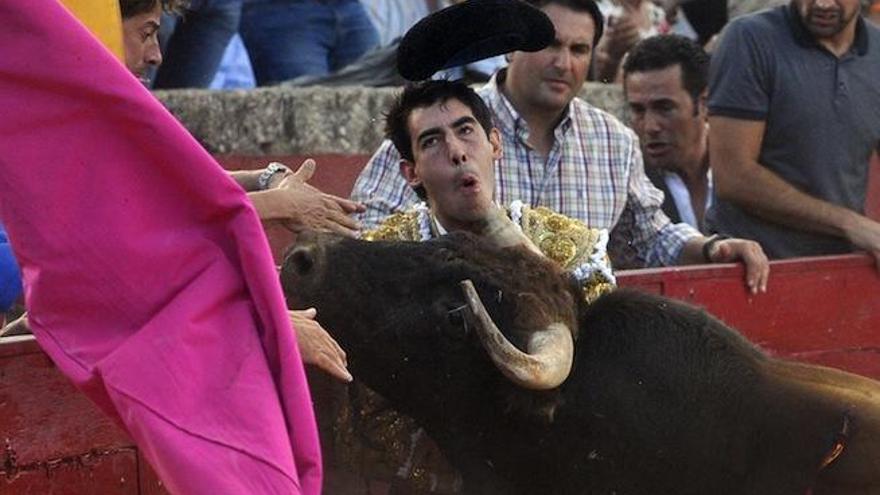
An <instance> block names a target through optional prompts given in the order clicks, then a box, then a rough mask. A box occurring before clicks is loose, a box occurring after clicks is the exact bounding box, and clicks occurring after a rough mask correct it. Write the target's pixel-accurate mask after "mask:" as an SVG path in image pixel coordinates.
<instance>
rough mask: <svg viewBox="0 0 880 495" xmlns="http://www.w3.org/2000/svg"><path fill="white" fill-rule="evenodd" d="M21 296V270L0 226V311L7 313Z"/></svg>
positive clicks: (4, 231) (4, 230)
mask: <svg viewBox="0 0 880 495" xmlns="http://www.w3.org/2000/svg"><path fill="white" fill-rule="evenodd" d="M20 295H21V270H19V269H18V263H17V262H16V261H15V255H14V254H13V253H12V246H10V245H9V238H7V237H6V229H4V228H3V225H0V311H2V312H5V311H8V310H9V308H11V307H12V304H13V303H15V301H16V299H18V296H20Z"/></svg>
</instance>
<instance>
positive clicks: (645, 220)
mask: <svg viewBox="0 0 880 495" xmlns="http://www.w3.org/2000/svg"><path fill="white" fill-rule="evenodd" d="M503 74H504V73H503V71H502V72H499V74H498V75H496V77H493V78H492V80H491V81H490V82H489V83H488V84H487V85H486V86H485V87H483V88H482V89H480V91H479V93H480V96H482V97H483V100H484V101H485V102H486V103H487V104H488V106H489V108H490V109H491V110H492V113H493V114H494V118H495V125H496V126H497V127H498V129H499V131H500V132H501V136H502V148H503V153H502V157H501V159H500V160H498V161H496V162H495V199H496V200H497V201H499V202H500V203H502V204H508V203H511V202H512V201H514V200H517V199H519V200H521V201H523V202H524V203H526V204H528V205H530V206H532V207H537V206H546V207H548V208H550V209H552V210H554V211H557V212H559V213H562V214H563V215H567V216H569V217H573V218H577V219H578V220H581V221H582V222H584V223H586V224H587V225H589V226H590V227H593V228H599V229H608V230H609V231H610V232H611V241H610V243H609V248H608V250H609V254H610V256H611V259H612V261H613V264H614V266H615V268H618V269H621V268H641V267H645V266H662V265H673V264H676V263H677V261H678V257H679V255H680V254H681V249H682V247H683V246H684V244H685V243H686V242H687V241H688V240H690V239H692V238H694V237H697V236H699V235H700V233H699V232H697V231H696V230H695V229H693V228H692V227H690V226H689V225H687V224H673V223H671V222H670V221H669V218H668V217H667V216H666V215H665V214H664V213H663V211H662V210H661V205H662V203H663V193H661V192H660V191H659V190H658V189H657V188H655V187H654V186H653V185H652V184H651V182H650V181H649V180H648V178H647V176H645V170H644V165H643V164H642V154H641V150H640V149H639V142H638V138H637V137H636V135H635V134H634V133H633V132H632V130H630V129H629V128H628V127H626V126H625V125H623V124H622V123H621V122H620V121H619V120H617V119H616V118H615V117H614V116H612V115H610V114H608V113H606V112H604V111H602V110H599V109H597V108H595V107H593V106H591V105H589V104H588V103H587V102H585V101H583V100H581V99H580V98H575V99H574V100H572V102H571V103H570V104H569V106H568V112H567V114H566V116H565V117H564V118H563V119H562V121H561V122H560V123H559V125H558V126H557V127H556V129H555V130H554V136H555V141H554V143H553V148H552V149H551V150H550V154H549V156H547V157H544V156H541V155H540V154H539V153H537V152H536V151H535V150H534V149H532V147H531V146H530V145H529V144H528V138H529V130H528V126H527V124H526V121H525V120H524V119H523V118H522V117H520V116H519V114H518V113H517V112H516V110H515V109H514V108H513V106H512V105H511V104H510V102H509V101H508V100H507V99H506V98H505V97H504V96H503V95H502V94H501V91H500V90H499V88H498V83H497V80H496V78H497V77H499V75H500V77H503ZM399 162H400V155H399V154H398V153H397V150H396V149H395V148H394V145H393V144H392V143H391V142H390V141H387V140H386V141H385V142H384V143H382V146H381V147H380V148H379V149H378V150H377V151H376V153H375V154H374V155H373V157H372V158H371V159H370V162H369V163H368V164H367V166H366V167H365V168H364V170H363V171H362V172H361V175H360V177H358V179H357V181H356V182H355V185H354V190H353V192H352V199H354V200H355V201H361V202H363V203H365V204H366V205H367V211H366V213H363V214H361V215H360V216H359V218H358V220H360V221H361V222H362V223H363V225H364V227H365V228H373V227H375V226H376V225H377V224H379V223H380V222H381V221H382V219H384V218H385V217H386V216H388V215H390V214H392V213H395V212H398V211H403V210H405V209H407V208H409V207H411V206H412V205H414V204H416V203H418V202H419V199H418V197H417V196H416V194H415V192H414V191H413V190H412V189H410V188H409V186H408V185H407V183H406V181H405V180H404V179H403V177H402V176H401V175H400V171H399V170H400V168H399Z"/></svg>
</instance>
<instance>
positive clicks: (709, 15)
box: [656, 0, 727, 46]
mask: <svg viewBox="0 0 880 495" xmlns="http://www.w3.org/2000/svg"><path fill="white" fill-rule="evenodd" d="M656 3H657V4H658V5H660V6H661V7H663V10H664V11H666V20H667V22H669V23H670V24H672V23H674V22H675V21H676V19H677V17H678V13H679V11H681V12H683V13H684V15H685V16H687V21H688V24H690V26H691V27H692V28H693V29H694V32H695V34H696V41H697V42H698V43H699V44H700V46H705V45H706V43H708V42H709V40H711V39H712V37H713V36H715V35H716V34H718V33H719V32H721V29H722V28H724V26H725V25H726V24H727V0H657V2H656Z"/></svg>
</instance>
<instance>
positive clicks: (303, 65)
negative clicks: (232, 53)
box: [240, 0, 379, 86]
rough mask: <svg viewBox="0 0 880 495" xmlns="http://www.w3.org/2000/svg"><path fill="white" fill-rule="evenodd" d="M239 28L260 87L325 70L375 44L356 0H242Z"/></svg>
mask: <svg viewBox="0 0 880 495" xmlns="http://www.w3.org/2000/svg"><path fill="white" fill-rule="evenodd" d="M240 32H241V36H242V39H243V40H244V44H245V46H246V47H247V50H248V54H249V56H250V59H251V65H252V66H253V69H254V76H256V80H257V84H258V85H260V86H264V85H267V84H273V83H278V82H281V81H286V80H289V79H293V78H296V77H298V76H302V75H307V74H309V75H322V74H328V73H330V72H333V71H335V70H337V69H340V68H342V67H345V66H346V65H348V64H350V63H351V62H353V61H355V60H356V59H357V58H359V57H360V56H361V55H363V54H364V53H366V52H367V51H368V50H370V49H371V48H374V47H376V46H377V45H378V44H379V34H378V32H377V31H376V28H375V27H373V24H372V23H371V22H370V18H369V17H368V16H367V13H366V11H365V10H364V6H363V5H362V4H361V3H360V1H359V0H297V1H290V0H248V1H247V2H245V5H244V8H243V10H242V17H241V27H240Z"/></svg>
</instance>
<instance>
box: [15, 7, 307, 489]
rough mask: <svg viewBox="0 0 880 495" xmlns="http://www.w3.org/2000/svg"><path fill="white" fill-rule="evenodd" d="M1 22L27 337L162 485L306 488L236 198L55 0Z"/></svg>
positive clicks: (250, 220)
mask: <svg viewBox="0 0 880 495" xmlns="http://www.w3.org/2000/svg"><path fill="white" fill-rule="evenodd" d="M0 19H2V20H3V26H2V29H0V218H2V220H3V221H4V222H5V224H6V227H7V229H8V231H9V236H10V238H11V240H12V244H13V247H14V249H15V252H16V254H17V256H18V259H19V261H20V263H21V265H22V270H23V275H24V278H25V283H26V300H27V307H28V311H29V312H30V323H31V326H32V327H33V330H34V333H35V334H36V337H37V340H38V341H39V343H40V345H41V346H42V347H43V349H45V351H46V352H47V353H48V354H49V355H50V356H51V358H52V359H53V360H54V361H55V363H56V364H57V365H58V367H59V368H60V369H61V370H62V371H63V372H64V373H65V374H66V375H67V376H68V377H70V379H71V380H73V382H74V383H75V384H76V385H77V387H79V388H80V389H81V390H82V391H83V392H85V393H86V394H87V395H88V396H89V397H90V398H91V399H92V400H93V401H94V402H95V403H97V404H98V406H100V407H101V408H102V409H103V410H104V411H105V412H106V413H107V414H110V415H111V416H113V417H114V418H116V419H117V420H118V421H119V422H120V424H122V425H123V426H124V427H125V428H126V430H127V431H128V433H129V434H130V435H131V436H132V437H133V438H134V439H135V441H136V442H137V444H138V446H139V447H140V449H141V450H142V452H143V453H144V454H145V455H146V457H147V459H148V460H149V461H150V462H151V463H152V465H153V466H154V467H155V468H156V470H157V471H158V473H159V475H160V477H161V478H162V480H163V481H164V483H165V484H166V485H167V487H168V488H169V489H170V490H171V491H172V492H174V493H182V494H200V493H204V494H212V495H216V494H221V493H222V494H226V493H229V494H233V493H235V494H270V493H271V494H276V493H277V494H281V493H284V494H288V493H303V494H317V493H320V490H321V455H320V448H319V445H318V437H317V430H316V427H315V418H314V413H313V410H312V403H311V399H310V396H309V390H308V386H307V383H306V380H305V375H304V372H303V365H302V362H301V359H300V355H299V351H298V349H297V346H296V341H295V338H294V334H293V331H292V329H291V326H290V322H289V320H288V318H287V315H286V311H285V304H284V297H283V295H282V293H281V288H280V285H279V283H278V278H277V275H276V273H275V269H274V265H273V263H272V258H271V255H270V252H269V248H268V244H267V242H266V238H265V235H264V233H263V230H262V227H261V225H260V222H259V220H258V218H257V216H256V214H255V212H254V210H253V208H252V207H251V206H250V204H249V202H248V200H247V197H246V195H245V193H244V192H243V191H242V190H241V188H239V187H238V186H237V185H236V184H235V183H234V182H233V181H232V180H230V179H229V178H228V177H227V175H226V174H225V173H224V172H223V170H222V169H221V168H220V167H219V166H218V165H217V163H216V162H215V161H214V160H213V159H212V158H211V156H210V155H208V153H206V152H205V151H204V150H203V149H202V147H201V146H199V144H198V143H197V142H196V141H195V140H194V139H193V138H192V137H191V136H190V135H189V134H188V133H187V132H186V131H185V130H184V129H183V127H181V125H180V124H179V123H178V122H177V121H176V120H175V119H174V118H173V117H172V116H171V115H170V114H169V113H168V112H167V111H165V109H164V108H163V107H162V106H161V105H160V104H159V103H158V102H157V101H156V100H155V99H154V98H153V96H152V95H151V94H150V93H149V92H148V91H147V90H146V89H145V88H143V87H142V86H141V85H140V83H138V81H137V80H136V79H135V78H134V77H133V76H132V75H130V74H129V73H128V71H127V70H126V69H125V68H124V67H123V66H122V65H120V64H119V62H118V61H117V60H116V59H115V58H114V57H113V55H111V54H110V52H108V51H107V50H106V49H104V47H103V46H101V45H100V44H99V42H98V41H96V40H95V39H94V38H92V36H91V35H90V34H89V33H88V32H87V31H86V30H85V29H84V28H83V27H82V26H81V25H80V24H79V23H78V22H77V21H76V20H75V19H74V18H72V17H71V15H70V14H69V13H68V12H67V11H66V10H65V9H64V8H63V7H61V6H60V5H59V4H58V3H56V1H55V0H26V1H25V0H16V1H2V2H0Z"/></svg>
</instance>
